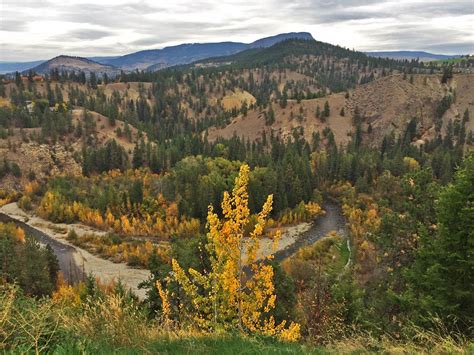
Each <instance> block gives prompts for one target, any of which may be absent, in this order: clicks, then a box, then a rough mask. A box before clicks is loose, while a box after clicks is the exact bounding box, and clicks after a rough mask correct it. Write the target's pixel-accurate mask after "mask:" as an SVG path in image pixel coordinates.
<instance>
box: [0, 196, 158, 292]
mask: <svg viewBox="0 0 474 355" xmlns="http://www.w3.org/2000/svg"><path fill="white" fill-rule="evenodd" d="M0 212H2V213H4V214H6V215H8V216H10V217H12V218H15V219H18V220H20V221H22V222H25V223H26V224H28V225H30V226H31V227H33V228H36V229H38V230H40V231H42V232H43V233H46V234H47V235H48V236H50V237H51V238H53V239H55V240H57V241H58V242H60V243H63V244H65V245H69V246H72V247H73V248H74V249H75V252H74V261H75V263H76V264H77V266H79V267H80V268H83V269H84V271H85V273H86V274H89V273H92V274H94V275H95V276H96V277H98V278H99V279H100V280H101V281H103V282H110V281H112V280H118V279H120V280H121V281H122V282H123V283H124V285H125V286H127V287H129V288H130V289H131V290H132V291H133V292H134V293H135V294H136V295H137V296H138V297H139V298H141V299H143V298H145V290H141V289H138V285H139V284H140V282H142V281H144V280H147V279H148V277H149V276H150V271H148V270H143V269H133V268H131V267H129V266H127V265H126V264H122V263H113V262H112V261H110V260H106V259H102V258H100V257H98V256H95V255H93V254H91V253H89V252H88V251H87V250H84V249H81V248H79V247H77V246H74V245H72V244H71V243H70V242H69V241H67V240H66V236H67V231H69V230H70V229H74V230H75V231H76V233H77V234H78V235H83V234H85V233H88V234H90V233H95V234H99V235H103V234H104V232H103V231H99V230H96V229H94V228H91V227H89V226H85V225H82V224H77V223H76V224H64V223H51V222H49V221H47V220H45V219H43V218H41V217H38V216H36V215H33V214H30V213H25V212H24V211H23V210H21V209H20V208H19V207H18V205H17V204H16V203H10V204H7V205H5V206H3V207H1V208H0ZM62 230H64V231H65V232H66V233H62Z"/></svg>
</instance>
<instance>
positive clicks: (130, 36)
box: [0, 0, 474, 61]
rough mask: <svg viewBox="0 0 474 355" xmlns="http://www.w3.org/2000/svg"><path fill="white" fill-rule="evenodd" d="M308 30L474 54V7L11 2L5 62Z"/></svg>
mask: <svg viewBox="0 0 474 355" xmlns="http://www.w3.org/2000/svg"><path fill="white" fill-rule="evenodd" d="M291 31H307V32H311V33H312V35H313V37H314V38H316V39H317V40H320V41H324V42H329V43H333V44H339V45H341V46H344V47H349V48H355V49H358V50H401V49H407V50H427V51H432V52H438V53H448V54H459V53H474V1H472V0H435V1H429V0H427V1H423V0H396V1H392V0H385V1H383V0H382V1H380V0H359V1H355V0H292V1H288V0H259V1H255V0H252V1H249V0H219V1H216V0H193V1H191V0H172V1H167V2H162V1H153V0H101V1H100V2H99V1H96V0H66V1H64V0H61V1H60V0H2V2H1V3H0V51H1V53H0V60H2V61H6V60H25V61H26V60H35V59H48V58H50V57H53V56H56V55H59V54H70V55H78V56H95V55H104V56H108V55H120V54H126V53H130V52H134V51H138V50H142V49H150V48H162V47H165V46H169V45H175V44H179V43H184V42H186V43H189V42H217V41H243V42H251V41H254V40H256V39H258V38H261V37H265V36H268V35H274V34H277V33H281V32H291Z"/></svg>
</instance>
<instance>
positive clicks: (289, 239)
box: [244, 222, 312, 259]
mask: <svg viewBox="0 0 474 355" xmlns="http://www.w3.org/2000/svg"><path fill="white" fill-rule="evenodd" d="M311 226H312V223H310V222H304V223H299V224H295V225H292V226H288V227H281V228H280V231H281V237H280V240H279V241H278V243H277V245H276V249H275V246H274V240H273V239H272V238H261V239H260V251H259V253H258V258H259V259H263V258H265V257H267V256H269V255H271V254H274V253H276V252H277V251H279V250H283V249H286V248H287V247H289V246H290V245H292V244H294V243H295V242H296V240H297V239H298V237H299V236H300V235H301V234H302V233H305V232H307V231H308V230H309V229H310V228H311ZM245 254H246V253H244V258H245Z"/></svg>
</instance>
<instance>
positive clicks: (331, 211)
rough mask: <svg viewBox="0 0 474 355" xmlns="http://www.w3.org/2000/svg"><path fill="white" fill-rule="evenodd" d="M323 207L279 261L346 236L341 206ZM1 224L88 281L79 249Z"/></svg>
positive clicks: (73, 277)
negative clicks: (324, 240)
mask: <svg viewBox="0 0 474 355" xmlns="http://www.w3.org/2000/svg"><path fill="white" fill-rule="evenodd" d="M322 208H323V209H324V210H325V211H326V214H324V215H322V216H320V217H318V218H317V219H316V220H315V221H314V223H313V225H312V226H311V228H310V229H309V230H308V231H306V232H304V233H302V234H301V235H300V236H298V238H297V239H296V241H295V243H293V244H291V245H289V246H288V247H286V248H285V249H282V250H279V251H278V252H276V253H275V254H274V256H275V258H274V260H275V261H277V262H280V261H282V260H284V259H286V258H287V257H289V256H291V255H293V254H294V253H296V252H297V251H298V249H300V248H301V247H304V246H307V245H311V244H313V243H314V242H316V241H317V240H319V239H321V238H323V237H324V236H326V235H327V234H328V233H329V232H332V231H336V232H338V233H339V234H341V235H345V234H346V222H345V219H344V216H343V215H342V213H341V207H340V206H339V205H338V204H337V203H335V202H332V201H327V202H325V203H323V205H322ZM0 222H7V223H8V222H13V223H15V224H16V225H18V226H19V227H21V228H23V229H24V230H25V232H27V233H28V234H30V235H32V236H34V237H35V238H36V239H37V240H38V241H39V242H40V243H41V244H43V245H46V244H48V245H50V246H51V248H52V249H53V251H54V253H55V254H56V257H57V258H58V261H59V267H60V269H61V272H62V273H63V275H64V278H65V279H66V281H67V282H68V283H71V284H74V283H77V282H78V281H80V280H83V279H84V272H83V267H81V265H77V263H76V261H75V258H74V254H75V253H77V250H76V248H74V247H73V246H70V245H66V244H63V243H61V242H59V241H57V240H55V239H53V238H51V237H50V236H48V235H47V234H46V233H43V232H42V231H40V230H38V229H36V228H33V227H31V226H30V225H28V224H26V223H24V222H22V221H19V220H17V219H14V218H11V217H9V216H7V215H6V214H4V213H0Z"/></svg>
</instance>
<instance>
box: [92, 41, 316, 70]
mask: <svg viewBox="0 0 474 355" xmlns="http://www.w3.org/2000/svg"><path fill="white" fill-rule="evenodd" d="M286 39H307V40H314V38H313V36H311V34H310V33H307V32H292V33H283V34H279V35H276V36H272V37H266V38H262V39H259V40H258V41H255V42H252V43H248V44H247V43H240V42H219V43H187V44H180V45H178V46H172V47H166V48H163V49H151V50H146V51H140V52H135V53H131V54H127V55H124V56H121V57H118V58H114V59H110V60H101V59H98V61H99V62H100V63H104V64H110V65H113V66H116V67H118V68H121V69H125V70H134V69H140V70H157V69H162V68H166V67H170V66H174V65H179V64H189V63H192V62H195V61H198V60H201V59H205V58H210V57H220V56H226V55H231V54H235V53H238V52H242V51H244V50H246V49H251V48H266V47H270V46H272V45H274V44H275V43H278V42H281V41H284V40H286Z"/></svg>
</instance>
